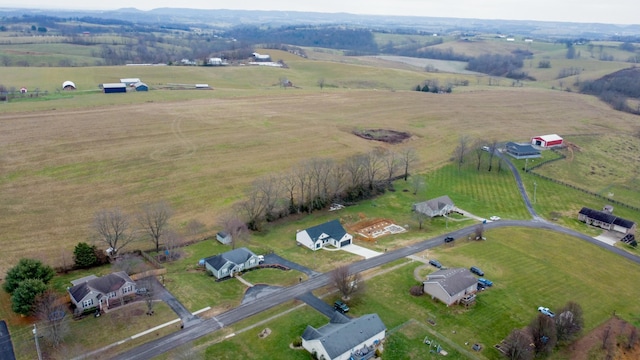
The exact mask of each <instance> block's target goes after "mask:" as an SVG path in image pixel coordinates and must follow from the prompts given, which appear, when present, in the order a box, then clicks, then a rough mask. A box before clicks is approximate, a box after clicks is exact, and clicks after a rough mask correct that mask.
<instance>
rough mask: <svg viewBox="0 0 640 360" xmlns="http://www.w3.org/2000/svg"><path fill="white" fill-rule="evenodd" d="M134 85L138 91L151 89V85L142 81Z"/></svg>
mask: <svg viewBox="0 0 640 360" xmlns="http://www.w3.org/2000/svg"><path fill="white" fill-rule="evenodd" d="M133 87H135V88H136V91H149V86H147V84H145V83H143V82H141V81H138V82H137V83H135V84H133Z"/></svg>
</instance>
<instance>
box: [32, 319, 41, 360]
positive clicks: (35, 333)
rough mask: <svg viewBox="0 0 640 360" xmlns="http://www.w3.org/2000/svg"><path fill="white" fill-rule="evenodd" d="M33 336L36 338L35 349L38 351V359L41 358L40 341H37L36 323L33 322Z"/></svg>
mask: <svg viewBox="0 0 640 360" xmlns="http://www.w3.org/2000/svg"><path fill="white" fill-rule="evenodd" d="M33 337H34V338H35V339H36V350H37V351H38V360H42V353H41V352H40V343H39V342H38V329H37V328H36V324H33Z"/></svg>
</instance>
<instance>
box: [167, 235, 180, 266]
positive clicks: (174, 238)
mask: <svg viewBox="0 0 640 360" xmlns="http://www.w3.org/2000/svg"><path fill="white" fill-rule="evenodd" d="M181 245H182V238H181V237H180V235H178V234H177V233H176V232H174V231H167V232H166V233H165V235H164V250H165V255H166V259H167V261H173V260H176V259H178V258H179V257H180V254H179V251H178V249H180V246H181Z"/></svg>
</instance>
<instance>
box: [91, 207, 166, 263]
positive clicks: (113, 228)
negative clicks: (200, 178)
mask: <svg viewBox="0 0 640 360" xmlns="http://www.w3.org/2000/svg"><path fill="white" fill-rule="evenodd" d="M172 215H173V210H172V209H171V207H170V206H169V204H168V203H167V202H165V201H159V202H155V203H148V204H144V205H142V206H141V208H140V212H138V213H137V214H136V215H135V216H133V217H131V216H129V215H127V214H125V213H123V212H122V211H121V210H120V209H119V208H113V209H106V210H100V211H98V212H97V213H96V214H95V216H94V220H93V225H92V227H93V231H94V235H95V242H97V243H100V244H103V245H104V246H105V247H106V248H107V249H108V253H109V255H110V256H111V257H116V256H117V255H118V252H119V251H120V250H121V249H122V248H124V247H125V246H127V245H129V244H130V243H131V242H133V241H136V240H139V239H140V238H141V236H146V237H148V238H149V239H150V240H151V242H153V244H154V246H155V249H156V251H160V245H161V244H164V247H165V248H166V249H167V250H169V248H172V249H173V248H175V247H176V246H177V242H178V235H177V234H175V233H173V232H172V231H170V229H169V219H170V218H171V216H172ZM132 219H135V220H133V221H132ZM136 225H137V226H136Z"/></svg>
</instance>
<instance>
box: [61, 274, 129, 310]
mask: <svg viewBox="0 0 640 360" xmlns="http://www.w3.org/2000/svg"><path fill="white" fill-rule="evenodd" d="M71 284H72V285H73V286H72V287H70V288H67V291H68V292H69V296H70V298H71V302H72V303H73V304H74V305H75V306H76V308H77V309H78V310H79V311H80V312H82V311H85V310H90V309H100V310H102V309H103V308H107V309H108V308H109V307H110V306H112V305H114V304H120V303H122V300H124V299H125V298H127V297H134V296H135V295H136V283H135V282H134V281H133V280H131V278H130V277H129V275H127V273H126V272H124V271H118V272H115V273H111V274H109V275H105V276H101V277H97V276H95V275H89V276H86V277H83V278H81V279H77V280H74V281H72V282H71Z"/></svg>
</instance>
